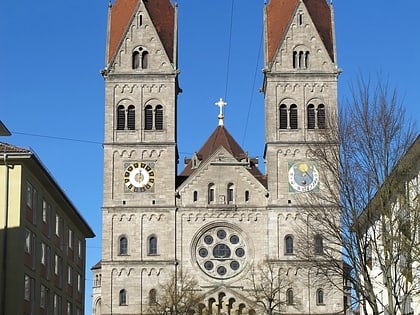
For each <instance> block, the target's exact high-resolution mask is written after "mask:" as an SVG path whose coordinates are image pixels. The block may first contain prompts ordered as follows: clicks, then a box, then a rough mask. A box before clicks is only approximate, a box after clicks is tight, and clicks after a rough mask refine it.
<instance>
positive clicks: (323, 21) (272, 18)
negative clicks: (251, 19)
mask: <svg viewBox="0 0 420 315" xmlns="http://www.w3.org/2000/svg"><path fill="white" fill-rule="evenodd" d="M300 1H302V0H271V1H270V3H269V4H268V5H267V7H266V19H267V21H266V24H267V25H266V27H267V29H266V32H267V61H268V62H271V61H272V60H273V58H274V56H275V54H276V51H277V49H278V47H279V45H280V43H281V42H282V41H283V40H284V37H285V35H286V31H287V29H288V27H289V25H290V23H291V20H292V18H293V16H294V13H295V11H296V8H297V6H298V5H299V2H300ZM303 3H304V4H305V6H306V8H307V9H308V12H309V14H310V15H311V18H312V20H313V22H314V24H315V27H316V29H317V30H318V33H319V35H320V37H321V39H322V41H323V43H324V46H325V49H326V50H327V51H328V54H329V56H330V57H331V60H333V61H334V44H333V42H334V41H333V25H332V18H331V8H330V6H329V5H328V4H327V2H326V1H325V0H303Z"/></svg>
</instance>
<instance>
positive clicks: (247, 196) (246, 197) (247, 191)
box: [245, 190, 249, 202]
mask: <svg viewBox="0 0 420 315" xmlns="http://www.w3.org/2000/svg"><path fill="white" fill-rule="evenodd" d="M248 201H249V190H245V202H248Z"/></svg>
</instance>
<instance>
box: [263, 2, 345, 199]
mask: <svg viewBox="0 0 420 315" xmlns="http://www.w3.org/2000/svg"><path fill="white" fill-rule="evenodd" d="M333 21H334V19H333V9H332V6H330V5H329V4H328V3H327V2H326V1H325V0H271V1H270V2H269V3H268V5H266V8H265V16H264V22H265V51H264V85H263V92H264V98H265V105H264V106H265V129H266V134H265V161H266V171H267V175H268V189H269V192H270V197H269V203H270V204H271V205H273V206H279V207H283V206H287V207H290V205H291V204H293V201H294V197H295V196H296V195H295V193H299V192H308V191H317V190H319V189H320V187H321V186H320V178H319V170H318V169H317V168H318V165H317V164H316V161H312V160H311V157H310V156H309V153H308V144H310V143H314V141H319V139H320V137H319V134H320V133H321V132H323V131H324V129H326V128H329V127H330V126H331V125H329V124H328V123H327V118H328V119H336V115H337V79H338V75H339V69H338V68H337V64H336V62H337V57H336V49H335V38H334V22H333Z"/></svg>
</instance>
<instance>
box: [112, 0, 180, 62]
mask: <svg viewBox="0 0 420 315" xmlns="http://www.w3.org/2000/svg"><path fill="white" fill-rule="evenodd" d="M109 10H110V13H109V21H108V46H107V66H108V67H115V68H120V70H131V69H132V54H133V52H134V51H135V50H136V49H138V50H139V51H140V52H145V51H146V52H147V53H148V56H149V58H150V61H149V62H148V64H149V65H150V67H148V68H150V70H160V69H165V68H167V69H168V70H172V69H173V66H172V64H173V63H174V45H175V42H174V38H175V36H174V33H175V27H176V26H175V9H174V7H173V6H172V5H171V3H170V1H168V0H155V1H139V0H127V1H122V0H117V1H116V3H115V4H114V5H113V6H111V7H110V9H109Z"/></svg>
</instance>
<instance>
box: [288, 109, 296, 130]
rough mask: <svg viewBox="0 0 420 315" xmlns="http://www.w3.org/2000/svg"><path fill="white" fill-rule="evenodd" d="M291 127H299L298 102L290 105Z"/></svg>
mask: <svg viewBox="0 0 420 315" xmlns="http://www.w3.org/2000/svg"><path fill="white" fill-rule="evenodd" d="M289 114H290V129H297V127H298V111H297V106H296V104H292V105H290V113H289Z"/></svg>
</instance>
